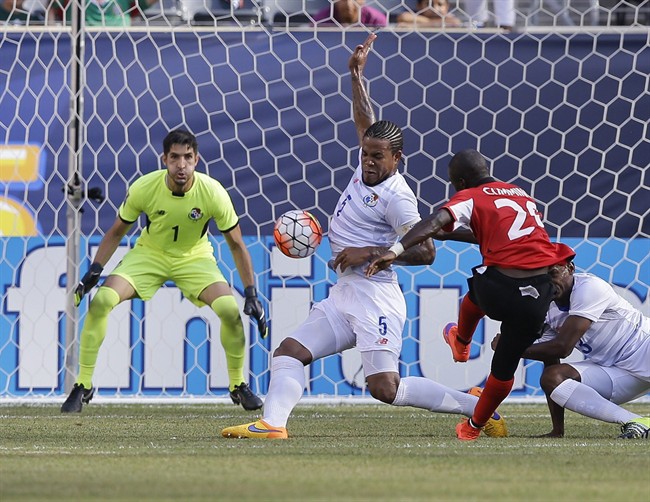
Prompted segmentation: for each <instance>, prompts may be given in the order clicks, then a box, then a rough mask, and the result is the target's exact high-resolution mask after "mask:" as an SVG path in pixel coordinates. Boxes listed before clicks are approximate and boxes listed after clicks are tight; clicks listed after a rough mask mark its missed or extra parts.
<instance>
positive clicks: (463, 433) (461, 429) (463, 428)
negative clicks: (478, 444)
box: [456, 419, 481, 441]
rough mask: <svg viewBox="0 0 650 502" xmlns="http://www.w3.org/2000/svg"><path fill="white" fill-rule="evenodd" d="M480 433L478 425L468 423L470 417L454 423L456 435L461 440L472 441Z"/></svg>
mask: <svg viewBox="0 0 650 502" xmlns="http://www.w3.org/2000/svg"><path fill="white" fill-rule="evenodd" d="M480 434H481V429H480V427H474V426H473V425H472V424H470V419H465V420H463V421H462V422H460V423H459V424H457V425H456V437H457V438H458V439H460V440H461V441H474V440H475V439H478V437H479V436H480Z"/></svg>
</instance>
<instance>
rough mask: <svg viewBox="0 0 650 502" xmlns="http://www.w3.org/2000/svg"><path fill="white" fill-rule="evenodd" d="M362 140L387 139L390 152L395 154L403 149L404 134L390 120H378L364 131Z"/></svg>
mask: <svg viewBox="0 0 650 502" xmlns="http://www.w3.org/2000/svg"><path fill="white" fill-rule="evenodd" d="M363 137H364V138H377V139H387V140H388V142H389V143H390V151H391V153H393V154H395V153H397V152H399V151H400V150H402V148H403V147H404V134H403V133H402V130H401V129H400V128H399V127H398V126H397V125H395V124H394V123H393V122H391V121H390V120H378V121H377V122H375V123H374V124H372V125H371V126H370V127H368V129H366V132H365V134H364V135H363Z"/></svg>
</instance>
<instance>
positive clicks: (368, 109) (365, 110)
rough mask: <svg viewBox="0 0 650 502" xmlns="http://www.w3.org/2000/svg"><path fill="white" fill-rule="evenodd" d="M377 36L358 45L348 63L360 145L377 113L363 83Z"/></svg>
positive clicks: (372, 35) (370, 37) (353, 110)
mask: <svg viewBox="0 0 650 502" xmlns="http://www.w3.org/2000/svg"><path fill="white" fill-rule="evenodd" d="M375 38H377V35H375V34H374V33H371V34H370V35H368V38H366V41H365V42H364V43H363V44H362V45H357V46H356V48H355V49H354V52H353V53H352V55H351V56H350V60H349V61H348V67H349V68H350V77H351V78H352V112H353V115H354V124H355V126H356V128H357V136H358V138H359V145H361V140H362V139H363V135H364V134H365V132H366V130H367V129H368V127H370V126H371V125H372V124H373V123H374V122H375V112H374V111H373V109H372V104H371V103H370V95H369V94H368V89H367V88H366V86H365V84H364V81H363V69H364V68H365V66H366V61H367V60H368V53H369V52H370V49H371V47H372V43H373V42H374V41H375Z"/></svg>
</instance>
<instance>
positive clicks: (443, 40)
mask: <svg viewBox="0 0 650 502" xmlns="http://www.w3.org/2000/svg"><path fill="white" fill-rule="evenodd" d="M493 1H495V0H493ZM469 3H470V2H468V3H467V4H463V3H462V2H461V3H455V2H452V3H451V5H450V7H451V12H452V13H453V14H455V15H457V16H458V18H459V19H460V20H461V21H462V23H463V26H460V27H458V28H455V29H453V30H446V31H445V30H443V31H439V30H431V29H422V30H413V29H412V28H413V27H412V26H411V27H410V28H409V27H404V26H400V27H398V26H397V25H396V24H395V23H393V21H395V19H396V18H395V17H394V14H395V13H396V12H397V11H398V10H399V9H400V8H401V6H398V5H397V4H399V2H397V4H396V3H394V2H393V3H389V2H383V3H382V4H383V8H384V10H385V11H386V12H387V13H388V19H389V21H391V24H390V26H389V27H387V28H386V29H385V30H384V31H382V32H381V34H380V36H379V38H378V40H377V41H376V43H375V47H374V52H373V55H372V56H371V58H370V61H369V63H368V67H367V70H366V76H367V78H368V81H369V82H370V84H369V85H370V93H371V96H372V98H373V100H374V102H375V103H376V111H377V116H378V117H382V118H387V119H390V120H393V121H394V122H396V123H398V124H400V125H401V126H403V128H404V131H405V155H406V159H407V160H406V166H405V168H404V172H405V174H406V176H407V179H408V181H409V183H410V184H411V186H412V187H413V188H414V189H415V191H416V194H417V196H418V198H419V200H420V202H421V207H420V209H421V211H422V213H423V214H428V213H429V212H430V211H432V210H433V209H434V208H436V207H437V206H438V205H439V204H440V203H441V202H442V201H443V200H445V199H446V198H447V197H448V196H449V195H450V192H449V189H448V186H447V181H446V166H447V163H448V161H449V159H450V157H451V155H452V152H455V151H457V150H459V149H461V148H468V147H473V148H477V149H479V150H480V151H482V152H483V153H484V154H485V155H486V157H488V158H489V159H490V160H491V161H492V162H493V169H494V174H495V175H496V176H497V177H498V178H500V179H503V180H507V181H514V182H516V183H518V184H520V185H522V186H523V187H524V188H526V189H527V190H528V191H529V192H530V193H531V194H532V195H533V196H534V197H535V198H536V199H537V200H538V201H539V202H540V206H541V207H542V208H543V212H544V215H545V224H546V226H547V229H548V231H549V233H550V234H551V236H552V238H554V239H558V240H561V241H563V242H566V243H568V244H570V245H572V246H573V247H574V248H575V249H576V250H577V252H578V256H577V259H576V263H577V267H578V269H579V270H581V271H589V272H592V273H595V274H597V275H599V276H601V277H603V278H604V279H606V280H608V281H610V282H612V283H613V284H615V286H616V287H617V288H618V289H619V290H620V291H621V292H622V293H623V294H624V295H625V296H626V298H628V300H630V301H631V302H632V303H633V304H634V305H635V306H637V307H639V308H641V309H642V310H643V311H644V312H645V313H646V314H647V313H648V311H649V309H648V288H649V287H650V279H649V277H650V269H649V266H650V265H649V262H648V256H649V255H650V240H649V234H650V228H649V227H648V221H649V220H648V213H649V205H648V202H647V200H648V192H649V190H648V188H649V186H650V182H649V180H648V169H647V166H648V161H647V159H648V152H649V151H650V139H649V136H650V135H649V134H648V125H647V124H648V123H650V103H649V102H648V100H649V98H648V94H647V89H648V84H649V82H648V75H649V74H650V49H649V48H648V47H649V44H648V32H647V29H643V28H641V29H637V28H635V26H637V27H638V26H640V25H642V24H643V23H647V20H645V19H646V18H644V16H647V13H646V7H648V6H647V2H643V1H642V2H633V1H629V0H628V1H621V2H610V4H606V3H605V2H601V3H600V5H599V6H598V19H599V21H598V22H599V23H600V24H601V25H602V24H607V25H608V26H610V27H611V26H613V25H615V24H616V20H617V19H618V18H617V16H619V15H620V16H623V14H624V18H625V22H624V23H622V24H627V25H630V26H631V27H618V28H607V27H605V28H598V29H583V28H580V27H578V28H575V27H574V28H570V29H569V28H561V27H562V26H569V23H565V22H560V18H561V17H562V16H563V15H564V14H567V15H569V16H570V18H571V19H572V20H573V22H574V23H575V24H582V25H583V26H586V25H587V24H588V23H587V22H586V21H584V20H585V19H586V16H588V14H589V12H590V9H591V10H593V6H592V4H591V3H590V2H588V1H584V2H578V1H572V2H568V3H566V2H565V3H563V2H560V1H557V2H551V1H550V0H543V1H541V2H535V1H534V0H531V1H528V2H517V3H516V4H515V7H516V22H515V31H514V32H507V31H503V30H494V29H490V28H486V29H475V26H476V24H475V23H474V24H472V23H473V21H472V19H471V16H469V15H468V12H469V11H468V9H470V6H469V5H468V4H469ZM368 4H369V5H375V6H377V4H371V3H370V2H368ZM556 4H557V5H560V4H561V6H563V7H562V8H561V9H560V10H559V11H557V12H556V11H555V10H554V9H555V7H554V5H556ZM489 5H490V2H488V6H489ZM305 6H306V7H305ZM36 7H37V6H34V5H28V4H27V3H25V4H20V5H18V4H15V6H14V7H13V8H12V10H11V11H10V14H11V15H12V19H14V20H15V21H16V22H18V21H19V19H18V18H17V17H15V15H17V14H21V13H22V14H24V13H25V12H27V11H29V10H30V9H32V8H33V9H32V10H33V11H34V12H36V10H37V9H36ZM320 7H322V2H318V1H316V0H313V1H312V0H306V2H286V1H284V2H279V1H278V2H274V3H268V2H267V3H266V4H247V3H246V4H244V5H243V6H242V7H241V9H237V10H235V9H232V8H231V7H230V6H224V5H219V8H218V9H217V8H216V6H215V5H212V4H210V5H208V4H205V3H204V2H200V3H198V4H197V3H194V4H192V5H191V4H189V3H178V4H177V3H166V2H165V3H163V4H162V5H159V4H156V5H154V6H153V7H150V8H149V9H148V10H147V11H145V14H144V18H140V19H138V18H134V19H133V21H132V24H135V25H140V26H139V27H133V28H130V29H125V28H114V29H107V28H93V27H90V26H87V27H86V28H85V29H84V30H82V32H81V33H82V35H83V40H84V45H83V47H77V48H75V46H74V44H72V41H74V40H75V35H74V33H75V30H71V29H70V28H69V22H63V21H59V23H61V24H63V25H65V26H60V25H57V24H50V25H49V26H45V27H42V28H39V27H35V26H33V25H35V24H37V23H38V21H37V20H36V17H35V16H34V17H32V18H26V17H24V18H23V21H26V22H28V23H29V24H30V27H29V28H24V27H20V26H15V27H12V26H11V25H7V27H6V28H7V29H6V30H5V31H3V32H2V34H1V35H0V83H1V85H2V89H3V92H2V94H1V97H0V117H1V120H0V168H1V170H0V173H1V176H2V179H1V180H0V183H2V185H1V186H2V192H1V193H0V211H1V213H0V215H1V217H2V219H1V229H2V235H3V237H2V240H1V241H0V245H1V251H0V267H1V268H0V271H1V283H2V287H1V288H0V295H1V300H2V314H1V316H0V332H1V336H0V395H1V396H3V397H28V398H31V397H36V396H59V395H61V394H62V393H63V392H64V387H65V384H66V382H67V383H69V381H70V380H69V379H70V376H71V375H72V376H74V373H75V372H76V347H77V340H76V337H77V336H78V335H77V331H76V330H73V335H75V336H74V337H73V338H75V339H73V340H70V338H69V335H67V334H66V325H69V324H66V318H67V315H66V310H67V311H68V312H69V296H68V295H67V293H66V287H67V284H68V280H67V275H68V273H69V268H68V267H72V270H73V271H75V273H76V268H77V266H79V269H80V270H81V272H82V273H83V272H84V271H85V270H86V268H87V266H88V259H89V258H90V257H91V256H93V255H94V252H95V250H96V246H97V244H98V242H99V240H100V238H101V236H102V235H103V233H104V232H105V231H106V230H107V229H108V228H109V227H110V225H111V224H112V222H113V219H114V218H115V215H116V211H117V207H118V206H119V204H120V203H121V202H122V200H123V198H124V195H125V191H126V187H127V185H128V183H130V182H132V181H133V180H134V179H135V178H136V177H137V176H139V175H141V174H143V173H147V172H150V171H152V170H155V169H157V168H159V167H160V161H159V155H160V153H161V149H162V146H161V141H162V138H163V137H164V135H165V134H166V133H167V132H168V130H170V129H171V128H175V127H185V128H187V129H189V130H191V131H193V132H194V133H195V134H196V135H197V136H198V139H199V153H200V155H201V157H202V158H203V163H202V164H201V166H200V168H199V169H200V170H202V171H204V172H208V173H210V174H211V175H212V176H213V177H215V178H216V179H218V180H219V181H221V182H222V184H223V185H224V186H225V187H226V188H227V189H228V190H229V192H230V194H231V196H232V198H233V201H234V203H235V206H236V208H237V210H238V212H239V213H240V215H241V224H242V228H243V230H244V233H245V234H246V236H247V237H246V238H247V242H248V244H249V249H250V252H251V255H252V257H253V261H254V266H255V270H256V272H257V274H258V278H257V280H258V289H259V290H260V292H261V294H262V295H263V298H264V301H265V305H266V306H267V307H268V313H269V316H270V321H271V335H270V337H269V339H267V340H261V339H259V338H258V335H257V332H256V329H255V328H254V326H253V325H252V324H251V325H250V326H249V325H248V323H246V326H247V333H248V334H249V338H250V346H249V350H248V351H247V355H248V361H247V364H248V366H249V368H248V369H249V370H250V378H251V379H250V382H251V385H252V387H253V388H254V390H256V391H257V392H259V393H261V394H264V393H265V392H266V390H267V387H268V378H269V374H268V367H269V358H270V354H271V352H272V351H273V349H274V348H275V347H277V345H278V344H279V343H280V341H281V340H282V339H283V338H284V337H285V336H287V335H288V334H289V333H290V332H291V330H292V329H293V328H294V327H296V326H297V325H298V324H299V323H300V322H301V320H302V319H304V318H305V316H306V315H307V312H308V310H309V308H310V305H311V302H312V301H316V300H320V299H322V298H324V297H325V296H326V295H327V292H328V288H329V285H330V284H331V282H332V281H333V280H334V279H335V277H334V276H333V275H332V273H331V272H330V271H328V269H327V266H326V263H327V260H328V259H329V246H328V245H327V243H326V242H325V243H324V244H323V245H322V246H321V247H320V248H319V249H318V252H317V253H316V255H314V256H313V257H311V258H308V259H305V260H291V259H288V258H285V257H283V256H282V255H281V254H280V253H278V252H277V250H276V249H274V247H273V245H272V230H273V223H274V221H275V218H276V217H278V216H279V215H280V214H282V213H283V212H285V211H287V210H289V209H294V208H299V209H305V210H309V211H310V212H312V213H313V214H314V215H315V216H316V217H317V218H318V219H319V221H320V222H321V224H322V225H323V228H324V229H325V230H326V229H327V226H328V225H327V223H328V215H329V214H330V213H331V211H332V210H333V208H334V206H335V204H336V201H337V198H338V195H339V194H340V191H341V189H342V188H343V187H344V186H345V184H346V183H347V181H348V179H349V176H350V175H351V169H350V165H351V162H354V160H355V158H356V150H355V149H356V134H355V130H354V125H353V123H352V121H351V106H350V99H349V87H350V84H349V76H348V74H347V59H348V56H349V53H350V50H351V48H353V47H354V46H355V45H356V44H358V43H361V42H362V41H363V40H364V38H365V36H366V33H367V30H365V29H355V28H354V27H352V28H347V27H346V28H345V29H340V27H335V28H333V29H332V28H330V29H318V30H314V29H313V28H311V27H307V28H294V27H291V29H288V28H289V27H290V25H293V24H295V23H296V22H300V21H304V20H305V18H303V17H300V16H303V15H306V16H307V18H306V19H307V21H309V15H310V14H309V13H311V14H313V13H314V12H315V11H316V10H318V8H320ZM379 7H382V5H379ZM407 7H409V9H410V10H411V11H413V10H414V7H413V6H412V5H411V4H410V3H409V4H408V5H407ZM21 9H22V10H21ZM140 9H141V7H132V10H133V12H134V13H135V12H140ZM393 11H395V12H393ZM197 13H198V14H200V15H198V16H197ZM278 13H279V14H281V15H280V16H277V23H276V24H275V25H269V24H268V23H269V22H271V21H273V20H274V19H276V14H278ZM533 14H537V15H538V18H537V19H538V20H537V21H531V17H532V16H533ZM495 15H496V13H495V11H494V10H491V11H489V12H488V20H487V21H486V26H488V27H489V26H495V25H498V24H503V23H500V22H498V21H496V17H495ZM202 16H203V17H202ZM250 16H252V17H250ZM283 16H284V18H283ZM12 22H13V21H12ZM215 22H216V24H217V27H218V29H217V30H215V29H214V27H211V28H203V27H201V26H200V24H201V23H208V24H214V23H215ZM551 24H555V25H557V26H556V28H557V29H553V30H550V29H548V28H544V26H546V27H548V26H549V25H551ZM190 25H194V26H190ZM242 27H244V28H246V29H241V28H242ZM79 51H81V52H79ZM75 55H76V56H75ZM76 58H80V59H81V60H83V65H81V67H80V73H79V80H78V81H77V80H75V77H74V69H75V68H77V66H76V65H75V60H76ZM77 84H78V85H79V86H80V88H81V89H82V92H81V94H80V95H81V96H82V97H83V101H81V100H75V99H74V89H75V86H76V85H77ZM75 119H76V120H75ZM71 125H74V126H76V127H77V129H78V130H79V131H80V133H81V145H82V148H81V150H80V151H79V154H78V155H75V154H74V152H75V150H74V140H73V138H74V135H73V134H70V126H71ZM71 151H72V154H71ZM79 159H80V160H81V164H79V165H78V166H77V164H75V162H76V161H77V160H79ZM75 171H76V172H77V173H78V174H79V175H80V180H81V182H82V183H81V187H80V188H79V191H75V184H74V181H75V179H74V176H73V173H74V172H75ZM64 187H65V190H64ZM78 196H80V197H81V200H80V201H79V202H80V203H81V207H82V208H83V213H82V214H80V215H79V219H78V220H77V219H76V218H75V216H74V215H75V214H76V211H74V210H71V209H70V208H74V207H75V206H76V205H77V201H76V199H75V197H78ZM71 214H72V216H71ZM76 225H79V227H77V226H76ZM75 228H79V230H80V233H81V235H82V238H81V242H80V249H79V250H78V251H76V252H75V249H74V247H73V245H74V239H73V237H72V236H73V235H74V232H75ZM212 230H215V229H214V228H213V229H212ZM215 234H216V232H215ZM132 242H133V239H129V240H128V242H126V241H125V242H124V245H123V246H122V247H120V249H119V250H118V252H117V253H116V254H115V256H114V257H113V259H112V261H111V262H110V263H109V264H107V266H106V271H107V273H108V272H109V271H110V270H112V268H113V267H114V266H115V265H116V264H117V262H118V261H119V259H120V257H121V256H122V255H123V253H124V252H126V250H127V249H128V246H129V245H130V244H132ZM214 242H215V247H216V249H217V258H218V260H219V263H220V264H221V267H222V270H223V272H224V273H225V275H226V277H227V278H228V279H229V280H230V281H231V283H232V284H234V286H235V288H236V289H237V291H238V295H239V294H241V292H242V287H241V283H240V281H239V278H238V276H237V273H236V268H235V267H234V263H233V261H232V258H231V256H230V253H229V251H228V248H227V246H226V245H225V242H224V241H223V240H222V238H221V237H220V236H218V235H216V236H215V238H214ZM438 248H439V249H438V256H437V258H436V263H435V264H434V265H433V266H432V267H429V268H424V267H419V268H401V269H400V271H399V276H400V281H401V284H402V287H403V289H404V291H405V294H406V297H407V304H408V319H409V320H408V322H407V326H406V329H405V332H404V347H403V353H402V363H403V364H402V367H401V370H402V373H403V374H404V375H424V376H426V377H430V378H433V379H435V380H437V381H439V382H441V383H444V384H447V385H450V386H452V387H455V388H458V389H466V388H468V387H471V386H473V385H480V384H481V383H482V382H483V381H484V379H485V377H486V376H487V374H488V371H489V363H490V359H491V349H490V348H489V341H490V340H491V339H492V337H493V336H494V334H495V333H496V332H497V330H498V326H497V324H496V323H494V322H493V321H489V320H487V321H486V322H485V323H482V324H481V325H480V326H479V330H478V332H477V334H476V337H475V344H474V345H473V349H472V350H473V352H472V359H471V360H470V361H469V362H468V363H467V364H465V365H456V364H454V363H453V362H452V360H451V357H450V355H449V349H448V348H447V347H446V346H445V344H444V342H443V341H442V337H441V336H440V332H441V330H442V327H443V326H444V325H445V324H446V323H447V322H449V321H451V320H454V319H455V318H456V314H457V311H458V300H459V298H460V297H461V296H462V295H463V294H464V293H465V292H466V283H465V280H466V278H467V276H468V273H469V271H470V269H471V267H472V266H474V265H476V264H477V263H478V262H479V259H480V257H479V255H478V252H477V250H476V249H475V248H474V247H472V246H470V245H464V244H450V243H446V244H444V245H439V246H438ZM73 279H74V280H73ZM76 280H77V278H76V277H74V278H72V277H71V279H70V281H69V282H70V283H74V282H76ZM238 300H239V301H240V304H243V300H242V298H241V296H238ZM85 305H86V304H85V303H84V305H82V308H81V309H80V314H81V317H82V318H81V320H83V315H84V313H85ZM218 332H219V320H218V318H217V317H216V316H215V315H214V314H213V313H212V312H211V311H210V310H209V309H206V308H204V309H201V310H199V309H196V308H195V307H194V306H193V305H192V304H191V303H190V302H189V301H188V300H186V299H184V298H183V297H182V295H181V294H180V292H179V291H178V290H177V289H176V288H175V287H174V286H173V285H172V284H169V285H167V286H166V287H164V288H163V289H162V290H160V291H159V292H158V293H157V295H156V296H155V297H154V298H153V299H152V300H151V301H149V302H146V303H143V302H140V301H133V302H127V303H125V304H123V305H120V306H119V307H118V308H116V309H115V310H114V311H113V312H112V313H111V316H110V320H109V327H108V331H107V337H106V340H105V342H104V344H103V346H102V348H101V350H100V356H99V361H98V366H97V370H96V373H95V378H94V384H95V385H96V386H97V387H99V388H100V395H105V396H113V395H117V396H140V397H142V396H144V397H146V396H154V397H173V396H187V395H191V396H224V395H225V393H226V388H227V385H228V379H227V374H226V371H225V359H224V355H223V349H222V348H221V345H220V343H219V337H218ZM66 354H68V358H67V359H68V362H69V363H71V364H72V367H71V368H69V369H66ZM307 371H309V373H308V375H309V386H308V389H307V393H308V394H309V395H312V396H333V397H345V396H349V395H366V393H365V390H364V383H363V375H362V373H361V371H360V359H359V357H358V354H356V352H355V351H348V352H346V353H345V354H343V356H333V357H330V358H327V359H325V360H323V361H318V362H317V363H315V364H313V365H312V367H311V368H309V369H308V370H307ZM539 371H540V368H539V365H538V364H537V363H531V362H528V361H525V362H524V363H523V364H522V366H521V369H520V371H519V372H518V374H517V380H516V384H515V390H514V393H513V395H515V396H530V395H539V392H540V391H539V382H538V380H539Z"/></svg>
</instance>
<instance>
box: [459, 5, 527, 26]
mask: <svg viewBox="0 0 650 502" xmlns="http://www.w3.org/2000/svg"><path fill="white" fill-rule="evenodd" d="M461 6H462V9H463V10H464V11H465V14H467V17H468V19H469V22H470V23H471V24H472V25H474V26H476V27H477V28H483V27H485V26H486V25H487V24H488V20H489V19H490V17H491V16H490V14H492V16H494V26H496V27H497V28H501V29H503V30H506V31H510V30H512V29H513V27H514V26H515V0H492V7H493V9H494V12H493V13H490V12H489V11H488V0H462V4H461Z"/></svg>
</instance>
